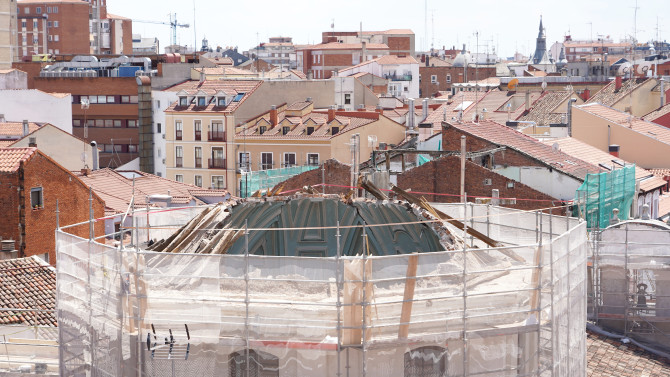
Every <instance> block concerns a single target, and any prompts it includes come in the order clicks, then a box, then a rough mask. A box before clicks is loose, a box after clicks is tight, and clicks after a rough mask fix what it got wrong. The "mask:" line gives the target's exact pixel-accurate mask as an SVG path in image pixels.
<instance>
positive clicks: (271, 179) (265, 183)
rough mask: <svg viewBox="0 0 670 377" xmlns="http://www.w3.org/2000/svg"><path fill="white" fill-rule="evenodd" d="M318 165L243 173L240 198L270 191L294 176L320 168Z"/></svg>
mask: <svg viewBox="0 0 670 377" xmlns="http://www.w3.org/2000/svg"><path fill="white" fill-rule="evenodd" d="M318 167H319V166H318V165H306V166H291V167H286V168H279V169H268V170H260V171H253V172H248V173H243V174H242V176H241V177H240V197H242V198H246V197H249V196H250V195H251V194H253V193H254V192H256V191H258V190H268V189H271V188H273V187H274V186H276V185H277V184H278V183H280V182H283V181H285V180H287V179H289V178H291V177H293V176H294V175H298V174H300V173H304V172H306V171H310V170H314V169H316V168H318Z"/></svg>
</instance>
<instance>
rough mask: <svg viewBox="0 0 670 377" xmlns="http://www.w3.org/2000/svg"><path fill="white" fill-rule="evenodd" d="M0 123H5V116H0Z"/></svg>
mask: <svg viewBox="0 0 670 377" xmlns="http://www.w3.org/2000/svg"><path fill="white" fill-rule="evenodd" d="M0 122H3V123H4V122H5V114H0Z"/></svg>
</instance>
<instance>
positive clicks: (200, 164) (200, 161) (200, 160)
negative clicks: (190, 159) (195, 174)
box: [195, 157, 202, 168]
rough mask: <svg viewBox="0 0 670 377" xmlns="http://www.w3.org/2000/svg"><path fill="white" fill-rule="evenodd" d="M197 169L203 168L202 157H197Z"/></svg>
mask: <svg viewBox="0 0 670 377" xmlns="http://www.w3.org/2000/svg"><path fill="white" fill-rule="evenodd" d="M195 167H196V168H201V167H202V157H196V158H195Z"/></svg>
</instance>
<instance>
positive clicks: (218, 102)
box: [217, 97, 226, 106]
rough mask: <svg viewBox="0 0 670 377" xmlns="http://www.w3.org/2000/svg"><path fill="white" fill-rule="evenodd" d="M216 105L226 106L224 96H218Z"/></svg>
mask: <svg viewBox="0 0 670 377" xmlns="http://www.w3.org/2000/svg"><path fill="white" fill-rule="evenodd" d="M217 105H218V106H226V97H218V99H217Z"/></svg>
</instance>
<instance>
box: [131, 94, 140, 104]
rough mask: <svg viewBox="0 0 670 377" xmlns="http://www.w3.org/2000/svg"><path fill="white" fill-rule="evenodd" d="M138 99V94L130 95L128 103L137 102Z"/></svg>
mask: <svg viewBox="0 0 670 377" xmlns="http://www.w3.org/2000/svg"><path fill="white" fill-rule="evenodd" d="M138 101H139V97H138V96H130V103H137V102H138Z"/></svg>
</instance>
